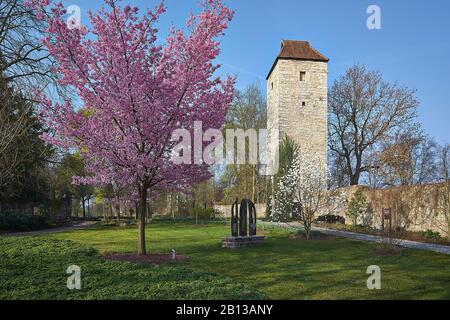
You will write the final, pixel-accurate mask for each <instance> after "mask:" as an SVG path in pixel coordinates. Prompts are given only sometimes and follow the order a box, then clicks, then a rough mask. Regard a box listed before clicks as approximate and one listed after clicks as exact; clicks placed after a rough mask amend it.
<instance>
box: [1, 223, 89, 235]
mask: <svg viewBox="0 0 450 320" xmlns="http://www.w3.org/2000/svg"><path fill="white" fill-rule="evenodd" d="M96 223H97V222H94V221H86V222H74V223H72V224H70V225H67V226H63V227H58V228H50V229H44V230H36V231H27V232H13V233H2V234H0V237H21V236H39V235H44V234H49V233H58V232H66V231H72V230H82V229H88V228H90V227H92V226H93V225H95V224H96Z"/></svg>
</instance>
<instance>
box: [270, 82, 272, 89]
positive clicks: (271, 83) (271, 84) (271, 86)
mask: <svg viewBox="0 0 450 320" xmlns="http://www.w3.org/2000/svg"><path fill="white" fill-rule="evenodd" d="M270 87H271V90H273V82H272V83H271V84H270Z"/></svg>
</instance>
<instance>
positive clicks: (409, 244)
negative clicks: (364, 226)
mask: <svg viewBox="0 0 450 320" xmlns="http://www.w3.org/2000/svg"><path fill="white" fill-rule="evenodd" d="M276 225H280V226H283V227H290V228H298V229H303V227H302V226H301V224H299V223H276ZM313 230H314V231H319V232H321V233H323V234H327V235H332V236H336V237H342V238H347V239H353V240H358V241H367V242H376V243H382V242H383V241H385V240H386V238H383V237H381V236H373V235H368V234H361V233H354V232H348V231H340V230H333V229H325V228H318V227H313ZM395 242H396V243H398V244H399V245H400V246H401V247H404V248H408V249H417V250H427V251H434V252H438V253H442V254H447V255H450V246H445V245H440V244H433V243H423V242H416V241H410V240H399V239H397V240H395Z"/></svg>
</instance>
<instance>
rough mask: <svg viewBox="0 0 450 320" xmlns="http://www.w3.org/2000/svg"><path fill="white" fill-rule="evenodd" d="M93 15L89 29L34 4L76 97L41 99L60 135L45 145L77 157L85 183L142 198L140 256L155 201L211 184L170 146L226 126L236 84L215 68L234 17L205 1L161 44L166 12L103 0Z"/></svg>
mask: <svg viewBox="0 0 450 320" xmlns="http://www.w3.org/2000/svg"><path fill="white" fill-rule="evenodd" d="M105 2H106V5H105V6H104V7H103V8H102V9H100V10H99V11H98V12H96V13H92V12H90V13H89V18H90V25H91V27H90V28H89V29H88V28H86V27H85V26H81V27H79V28H72V27H70V26H69V27H68V25H67V21H66V19H65V17H66V11H65V9H64V7H63V5H62V4H61V3H56V4H54V5H52V4H49V1H48V0H31V1H30V4H31V5H32V6H33V7H34V8H35V10H37V14H38V16H39V17H40V18H41V19H45V20H46V21H47V23H48V30H47V31H48V36H47V37H46V38H45V39H44V44H45V46H46V47H47V48H48V50H49V52H50V54H51V55H52V56H53V57H54V58H55V60H56V61H57V65H56V66H55V70H56V71H57V72H58V73H59V74H60V85H62V86H65V87H67V88H70V89H72V90H74V92H75V93H76V95H77V97H78V100H79V101H81V102H82V105H81V107H78V108H77V107H75V106H74V104H73V103H71V101H68V100H67V101H65V102H64V103H56V102H52V101H51V100H50V99H48V98H46V97H45V96H44V95H40V97H41V99H40V100H41V104H40V105H41V116H42V120H43V122H44V123H45V125H47V126H48V127H49V128H51V129H52V130H53V131H54V133H55V134H54V135H52V136H44V137H43V138H44V139H45V140H46V141H47V142H49V143H52V144H54V145H57V146H60V147H63V148H66V149H76V150H79V151H80V152H81V153H82V155H83V157H84V160H85V163H86V168H87V170H88V172H89V173H90V175H89V176H88V177H75V180H76V182H77V183H86V184H108V183H111V181H114V183H115V184H117V185H130V186H132V187H133V189H134V190H135V192H134V193H135V194H136V197H137V200H138V201H139V223H138V237H139V240H138V253H139V254H140V255H145V254H146V246H145V213H146V209H147V202H148V201H149V200H150V199H151V198H152V197H154V196H155V195H156V194H157V193H158V192H162V191H165V190H180V189H183V188H186V187H187V186H189V185H190V184H192V183H195V182H199V181H202V180H205V179H207V178H209V177H210V172H209V170H208V169H209V168H208V166H207V165H206V164H203V165H198V164H197V165H194V164H192V165H189V164H185V165H175V164H173V163H172V161H171V153H172V151H173V150H172V149H173V147H174V146H175V144H176V143H178V142H174V141H171V137H172V133H173V131H174V130H176V129H187V130H192V128H193V126H194V121H201V122H202V123H203V128H204V130H207V129H208V128H218V129H220V128H221V127H222V126H223V124H224V121H225V115H226V111H227V106H228V105H229V104H230V102H231V100H232V95H233V88H234V79H233V78H231V77H228V78H226V79H221V78H220V77H215V75H214V74H215V72H216V71H217V69H218V68H219V67H220V66H219V65H216V64H214V60H215V58H216V57H217V56H218V54H219V41H218V37H219V36H222V35H223V33H224V31H225V29H227V26H228V23H229V22H230V21H231V19H232V17H233V12H232V11H231V10H230V9H228V8H227V7H225V6H224V5H223V4H222V2H221V1H220V0H203V2H201V4H200V6H201V10H200V13H199V14H198V15H194V14H190V16H189V18H188V19H187V23H186V28H184V30H185V31H183V30H181V29H176V28H171V30H170V32H169V35H168V36H167V38H166V39H165V41H157V39H158V30H157V29H156V27H155V24H156V23H157V21H158V19H159V18H160V16H161V14H163V13H164V12H165V10H166V9H165V6H164V5H163V4H160V5H159V6H157V7H156V8H155V9H154V10H148V11H146V12H145V13H141V12H139V9H138V8H131V7H130V6H125V7H120V6H118V5H117V1H105Z"/></svg>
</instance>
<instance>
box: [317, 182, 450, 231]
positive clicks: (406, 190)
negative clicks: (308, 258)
mask: <svg viewBox="0 0 450 320" xmlns="http://www.w3.org/2000/svg"><path fill="white" fill-rule="evenodd" d="M358 190H361V191H362V192H363V194H364V195H365V197H366V198H367V201H368V203H370V205H371V207H372V212H371V213H370V214H363V215H362V216H360V218H359V219H358V224H362V225H366V226H370V227H374V228H378V229H379V228H381V225H382V220H381V217H382V210H383V209H384V208H391V210H392V224H393V226H395V227H397V226H399V227H402V228H405V229H406V230H409V231H426V230H433V231H436V232H439V233H440V234H441V235H443V236H445V235H447V232H448V228H449V225H448V222H447V220H446V217H445V213H447V215H448V214H449V213H448V212H449V211H448V210H449V209H450V208H449V207H448V202H447V203H446V200H445V199H448V197H449V195H450V194H449V193H450V181H449V182H448V183H447V184H446V183H441V184H431V185H420V186H402V187H394V188H389V189H370V188H367V187H362V186H353V187H348V188H342V189H339V191H338V192H339V193H340V196H339V197H336V198H337V199H339V200H338V201H339V202H340V203H334V204H332V205H331V207H332V209H331V210H330V211H333V212H334V213H333V212H327V213H332V214H335V215H340V216H343V217H345V218H346V223H348V224H351V223H352V219H351V217H349V216H348V215H347V204H348V202H349V201H351V199H352V198H353V196H354V194H355V193H356V192H357V191H358ZM319 214H325V213H324V212H322V213H319Z"/></svg>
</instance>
